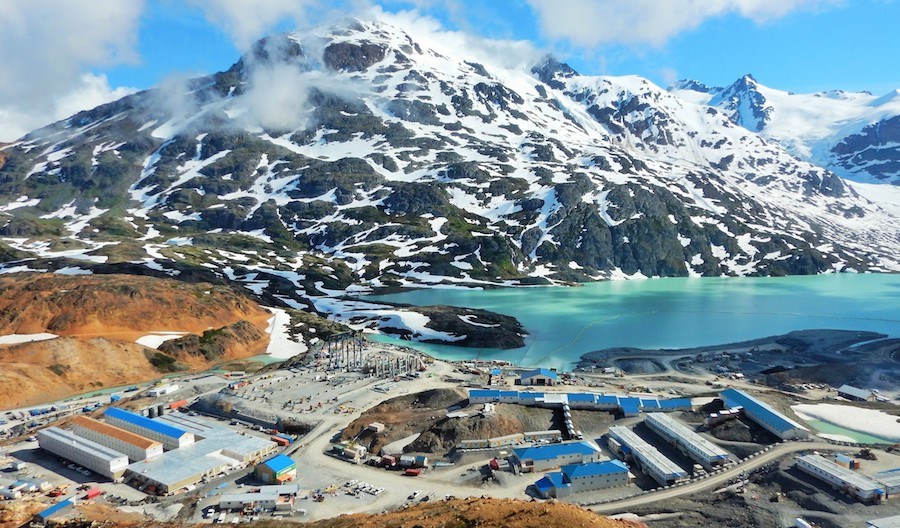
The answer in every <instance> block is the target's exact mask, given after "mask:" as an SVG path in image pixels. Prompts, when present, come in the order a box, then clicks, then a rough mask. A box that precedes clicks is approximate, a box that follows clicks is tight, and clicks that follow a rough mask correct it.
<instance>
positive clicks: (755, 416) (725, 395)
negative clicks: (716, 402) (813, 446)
mask: <svg viewBox="0 0 900 528" xmlns="http://www.w3.org/2000/svg"><path fill="white" fill-rule="evenodd" d="M720 397H721V398H722V401H723V402H725V407H728V408H731V407H742V408H743V409H744V416H746V417H747V418H749V419H751V420H753V422H754V423H756V424H757V425H759V426H760V427H762V428H763V429H765V430H767V431H769V432H771V433H772V434H774V435H775V436H777V437H778V438H781V439H782V440H797V439H803V438H809V430H808V429H807V428H805V427H803V426H802V425H800V424H798V423H797V422H795V421H794V420H791V419H790V418H788V417H787V416H785V415H783V414H781V413H780V412H778V411H776V410H775V409H774V408H772V406H771V405H769V404H768V403H765V402H763V401H760V400H758V399H756V398H754V397H753V396H750V395H749V394H747V393H746V392H744V391H741V390H738V389H725V390H724V391H722V393H721V394H720Z"/></svg>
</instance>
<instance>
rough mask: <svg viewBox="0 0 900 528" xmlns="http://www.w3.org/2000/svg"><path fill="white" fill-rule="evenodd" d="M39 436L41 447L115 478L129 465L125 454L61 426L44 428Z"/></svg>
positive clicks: (105, 475)
mask: <svg viewBox="0 0 900 528" xmlns="http://www.w3.org/2000/svg"><path fill="white" fill-rule="evenodd" d="M37 438H38V445H40V446H41V449H44V450H47V451H49V452H51V453H53V454H54V455H57V456H60V457H62V458H64V459H66V460H70V461H72V462H74V463H76V464H78V465H81V466H84V467H86V468H87V469H90V470H91V471H93V472H94V473H97V474H99V475H103V476H104V477H109V478H111V479H113V480H115V479H118V478H119V477H121V476H122V475H123V474H124V473H125V469H126V468H127V467H128V457H127V456H126V455H125V454H123V453H119V452H118V451H114V450H112V449H110V448H108V447H106V446H102V445H100V444H98V443H96V442H92V441H90V440H88V439H86V438H81V437H80V436H77V435H75V434H74V433H72V432H69V431H65V430H63V429H60V428H59V427H48V428H46V429H42V430H40V431H38V434H37Z"/></svg>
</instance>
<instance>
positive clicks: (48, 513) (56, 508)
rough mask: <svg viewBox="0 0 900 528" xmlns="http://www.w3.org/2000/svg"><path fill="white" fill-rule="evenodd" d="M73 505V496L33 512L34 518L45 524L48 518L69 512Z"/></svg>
mask: <svg viewBox="0 0 900 528" xmlns="http://www.w3.org/2000/svg"><path fill="white" fill-rule="evenodd" d="M73 507H75V498H74V497H69V498H66V499H63V500H61V501H59V502H57V503H56V504H54V505H53V506H50V507H49V508H47V509H46V510H43V511H41V512H39V513H37V514H35V516H34V518H35V520H36V521H37V522H39V523H41V524H47V521H49V520H50V519H52V518H54V517H59V516H60V515H64V514H66V513H69V512H70V511H71V510H72V508H73Z"/></svg>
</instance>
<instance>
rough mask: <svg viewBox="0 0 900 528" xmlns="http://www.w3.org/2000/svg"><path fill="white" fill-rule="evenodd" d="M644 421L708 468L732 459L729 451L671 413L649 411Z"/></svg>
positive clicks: (654, 430)
mask: <svg viewBox="0 0 900 528" xmlns="http://www.w3.org/2000/svg"><path fill="white" fill-rule="evenodd" d="M644 423H646V424H647V427H649V428H650V430H651V431H653V432H654V433H656V434H658V435H659V436H661V437H663V438H665V439H666V440H667V441H669V442H671V443H673V444H675V445H676V446H677V447H678V449H679V450H680V451H681V452H682V453H684V454H685V455H687V456H689V457H691V459H693V460H695V461H697V462H699V463H700V464H701V465H702V466H703V467H705V468H706V469H713V468H714V467H716V466H722V465H724V464H727V463H728V462H729V461H730V460H731V455H730V453H728V451H725V450H724V449H722V448H721V447H719V446H717V445H716V444H714V443H712V442H710V441H709V440H707V439H706V438H703V437H702V436H700V435H699V434H697V433H696V432H694V430H693V429H691V428H690V427H688V426H686V425H684V424H683V423H681V422H679V421H678V420H676V419H675V418H673V417H672V416H671V415H669V414H663V413H647V419H646V420H645V421H644Z"/></svg>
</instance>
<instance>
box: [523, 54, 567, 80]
mask: <svg viewBox="0 0 900 528" xmlns="http://www.w3.org/2000/svg"><path fill="white" fill-rule="evenodd" d="M531 73H533V74H535V75H537V77H538V79H540V80H541V82H543V83H544V84H547V85H550V86H552V87H553V88H562V87H563V84H562V83H561V82H560V81H559V78H563V79H571V78H572V77H578V72H576V71H575V70H574V69H572V67H571V66H569V65H568V64H566V63H565V62H559V61H558V60H557V59H556V57H554V56H553V55H545V56H544V58H543V59H542V60H541V61H540V62H539V63H538V64H536V65H535V66H534V67H533V68H531Z"/></svg>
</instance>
